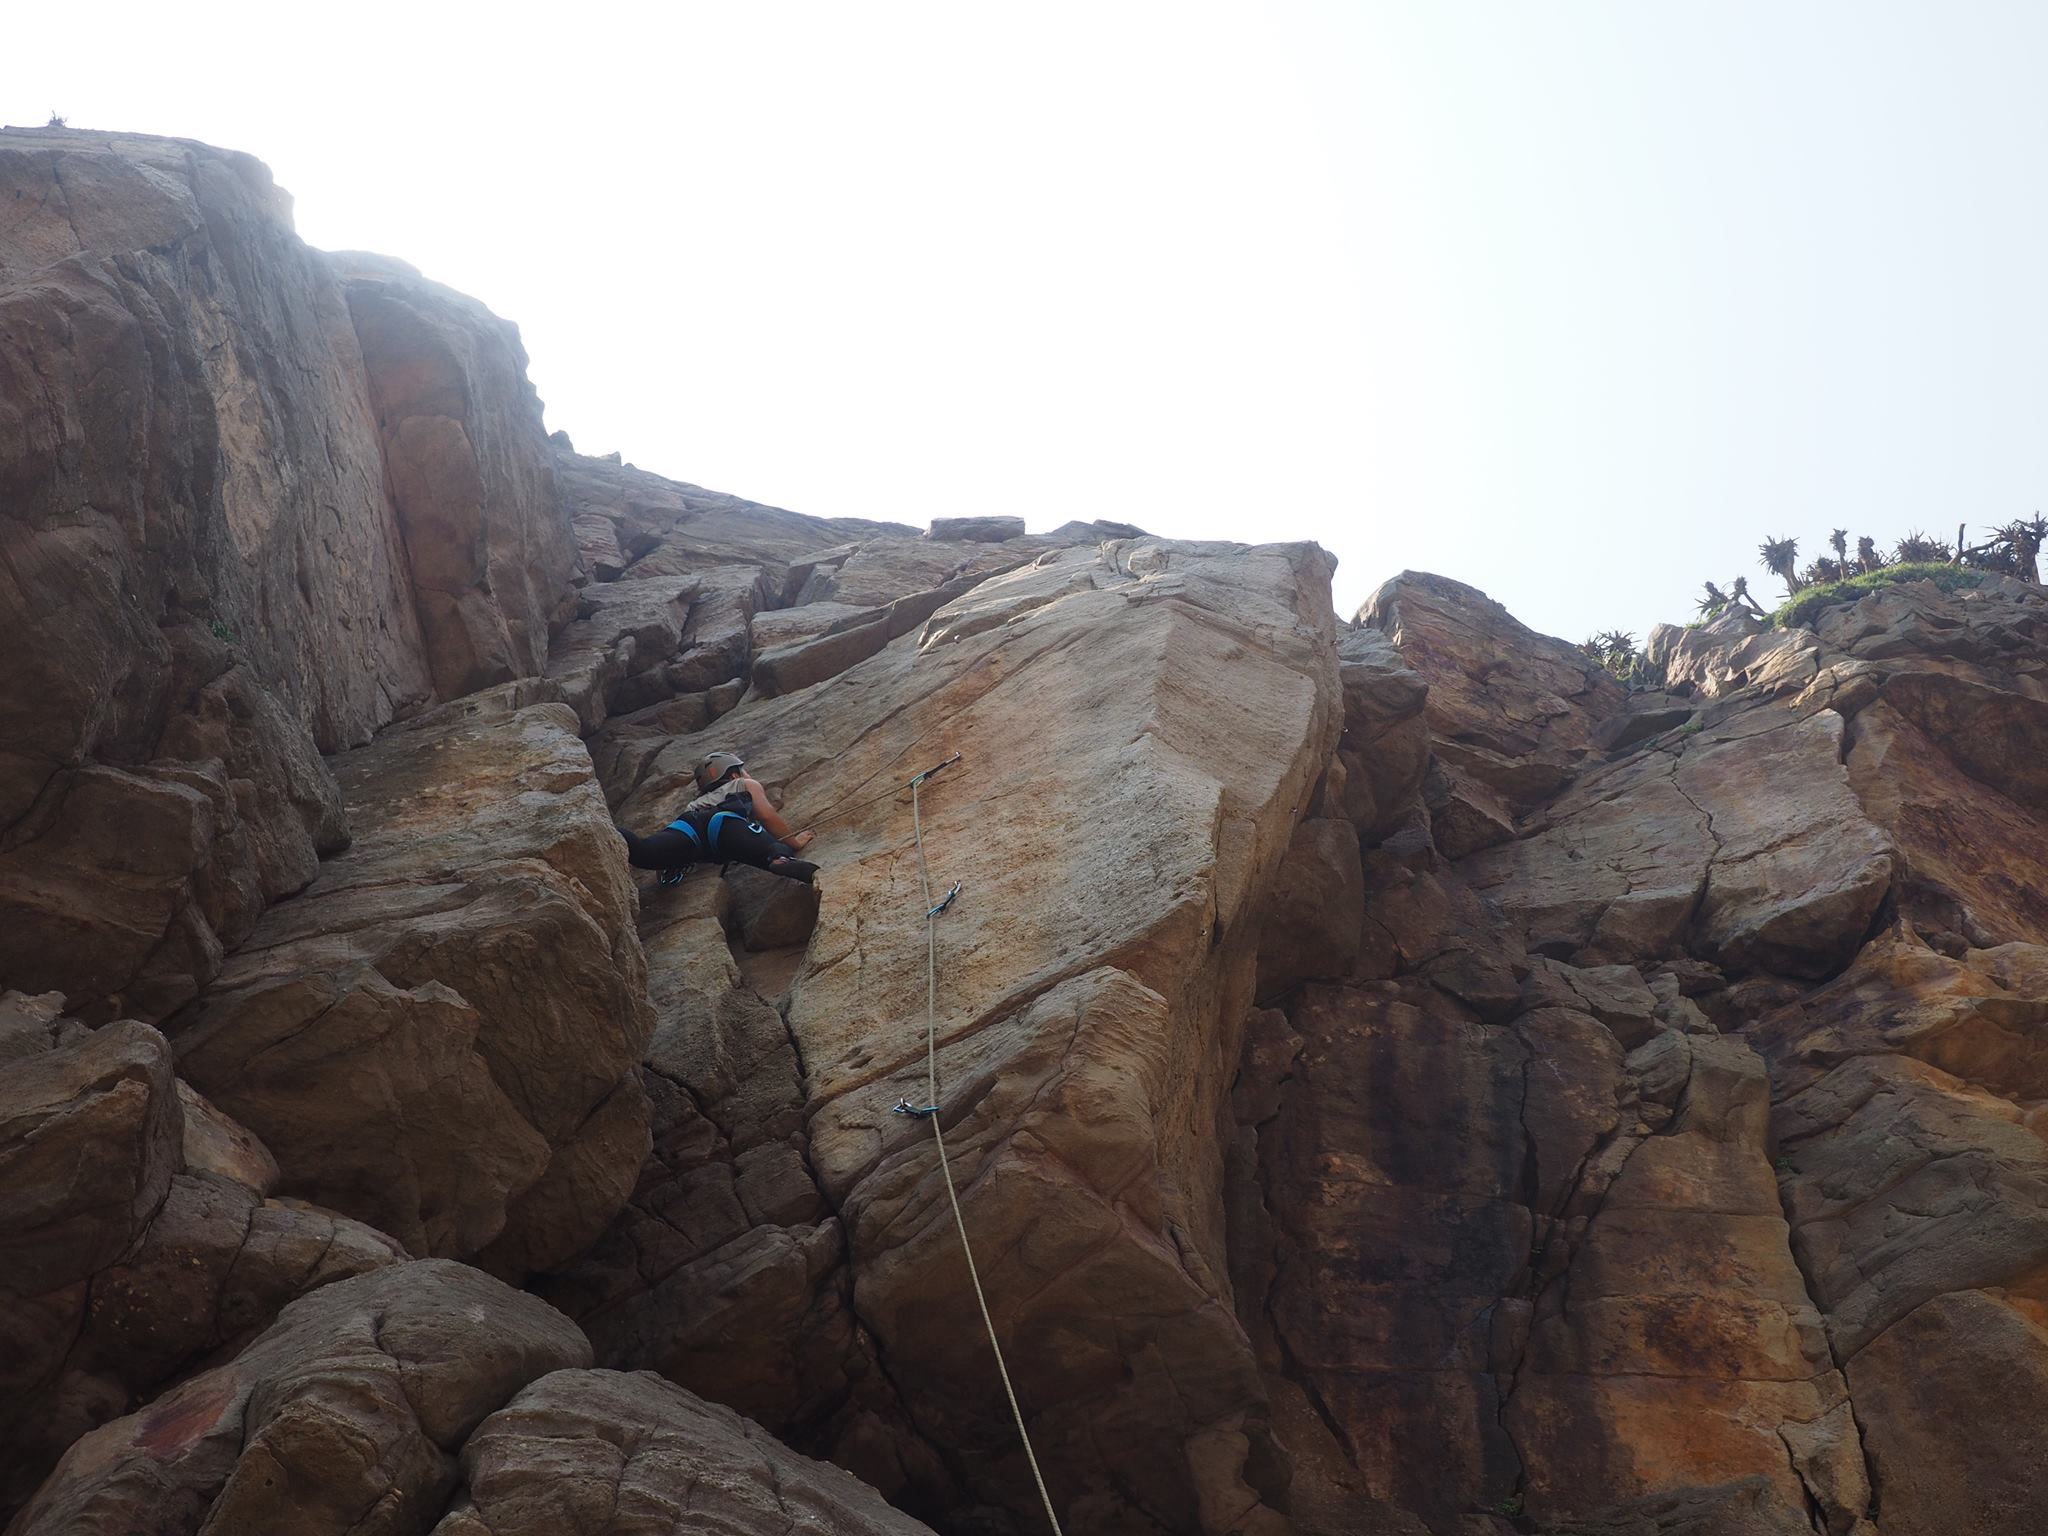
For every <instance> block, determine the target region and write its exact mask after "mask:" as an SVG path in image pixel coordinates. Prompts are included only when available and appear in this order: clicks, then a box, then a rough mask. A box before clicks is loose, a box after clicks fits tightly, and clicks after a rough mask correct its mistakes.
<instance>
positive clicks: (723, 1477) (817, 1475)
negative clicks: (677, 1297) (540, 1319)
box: [434, 1371, 926, 1536]
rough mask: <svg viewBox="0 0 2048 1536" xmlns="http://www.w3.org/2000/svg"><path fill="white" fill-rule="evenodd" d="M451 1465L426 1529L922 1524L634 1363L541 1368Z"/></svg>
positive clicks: (502, 1535)
mask: <svg viewBox="0 0 2048 1536" xmlns="http://www.w3.org/2000/svg"><path fill="white" fill-rule="evenodd" d="M462 1470H463V1477H464V1481H465V1484H466V1488H465V1492H464V1496H463V1498H462V1499H460V1500H458V1501H457V1503H456V1504H455V1506H454V1508H452V1509H451V1510H450V1511H449V1513H448V1514H447V1515H446V1516H445V1517H443V1519H442V1520H441V1523H440V1524H438V1525H436V1526H435V1527H434V1536H601V1533H604V1532H610V1531H618V1530H625V1529H630V1530H635V1531H646V1532H648V1533H650V1536H653V1533H673V1536H684V1533H686V1532H692V1531H702V1530H720V1531H778V1530H805V1531H823V1532H829V1533H832V1536H869V1533H877V1536H879V1533H889V1536H913V1533H916V1532H921V1531H924V1530H926V1527H925V1526H922V1525H920V1524H918V1522H917V1521H915V1520H912V1519H910V1518H909V1517H908V1516H907V1515H902V1514H899V1513H897V1512H896V1511H895V1510H893V1509H891V1508H890V1507H889V1506H888V1505H887V1504H885V1503H883V1502H882V1499H881V1497H880V1495H878V1494H877V1493H876V1492H875V1491H874V1490H873V1489H871V1488H869V1487H867V1486H865V1485H864V1484H862V1483H861V1482H859V1481H858V1480H857V1479H855V1478H852V1477H849V1476H848V1475H847V1474H846V1473H844V1472H841V1471H840V1470H839V1469H838V1468H836V1467H830V1466H825V1465H823V1464H821V1463H819V1462H815V1461H809V1460H806V1459H805V1458H804V1457H801V1456H798V1455H796V1454H794V1453H793V1452H791V1451H790V1450H789V1449H788V1448H787V1447H785V1446H783V1445H782V1444H781V1443H780V1442H778V1441H777V1440H776V1439H775V1438H774V1437H773V1436H772V1435H769V1434H767V1433H766V1432H765V1431H763V1430H761V1429H760V1428H758V1427H756V1426H755V1425H753V1424H750V1423H748V1422H747V1421H746V1420H745V1419H743V1418H741V1417H740V1416H739V1415H738V1414H736V1413H734V1412H732V1411H731V1410H730V1409H726V1408H719V1407H716V1406H714V1405H712V1404H710V1403H706V1402H703V1401H701V1400H700V1399H698V1398H695V1397H692V1396H691V1395H690V1394H689V1393H687V1392H685V1391H683V1390H682V1389H681V1388H679V1387H674V1386H671V1385H669V1383H667V1382H665V1381H663V1380H662V1379H661V1378H660V1377H658V1376H655V1375H653V1374H651V1373H649V1372H645V1371H642V1372H638V1373H636V1374H633V1375H630V1376H628V1375H620V1374H618V1373H617V1372H614V1371H557V1372H555V1373H554V1374H553V1375H550V1376H543V1377H541V1379H540V1380H539V1381H536V1382H535V1383H534V1384H533V1385H532V1386H530V1387H528V1388H526V1389H525V1390H524V1391H523V1392H521V1393H520V1394H519V1395H518V1396H517V1397H515V1398H513V1399H512V1401H511V1402H510V1403H508V1404H506V1405H505V1406H504V1407H503V1408H501V1409H499V1410H498V1411H497V1412H496V1413H494V1414H492V1415H491V1416H490V1417H489V1418H488V1419H486V1420H484V1422H483V1423H482V1424H481V1425H480V1426H478V1428H477V1431H476V1433H475V1434H474V1435H472V1436H471V1437H470V1439H469V1443H468V1444H467V1445H465V1446H464V1447H463V1449H462Z"/></svg>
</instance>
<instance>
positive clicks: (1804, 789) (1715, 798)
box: [1466, 705, 1898, 977]
mask: <svg viewBox="0 0 2048 1536" xmlns="http://www.w3.org/2000/svg"><path fill="white" fill-rule="evenodd" d="M1842 739H1843V723H1842V719H1841V717H1840V716H1839V715H1837V714H1835V713H1833V712H1832V711H1827V710H1822V711H1819V712H1817V713H1813V714H1809V715H1804V716H1800V715H1794V714H1789V713H1787V712H1785V711H1782V710H1780V709H1778V708H1777V707H1776V706H1772V705H1762V706H1759V707H1758V709H1757V710H1756V711H1753V712H1752V713H1751V714H1750V715H1746V716H1741V717H1738V718H1736V719H1733V720H1731V721H1729V722H1728V723H1726V724H1724V725H1723V726H1721V727H1719V728H1717V729H1716V730H1715V731H1712V732H1703V733H1701V734H1700V735H1697V736H1692V737H1688V738H1686V739H1685V740H1683V741H1681V742H1679V743H1677V744H1676V746H1675V748H1674V749H1673V750H1670V751H1658V752H1653V753H1648V754H1644V755H1641V756H1639V757H1635V758H1631V759H1628V760H1627V761H1625V762H1622V763H1619V764H1616V765H1615V766H1614V767H1612V768H1610V769H1606V770H1604V771H1601V772H1597V773H1594V774H1590V775H1588V776H1587V777H1586V778H1585V779H1584V780H1582V781H1581V782H1580V783H1579V784H1578V785H1576V786H1574V788H1573V789H1572V790H1571V791H1570V792H1568V793H1567V794H1565V795H1564V796H1562V797H1561V798H1560V799H1559V800H1558V801H1557V802H1556V803H1555V804H1554V805H1553V806H1551V807H1550V808H1549V810H1548V811H1547V812H1546V813H1545V815H1544V818H1543V820H1542V822H1541V823H1539V824H1538V825H1537V826H1535V827H1533V828H1532V829H1530V830H1529V831H1528V832H1526V833H1525V834H1524V835H1523V836H1522V837H1521V838H1519V839H1517V840H1516V841H1514V842H1510V843H1506V844H1503V845H1502V846H1500V847H1497V848H1492V849H1488V850H1486V851H1484V852H1481V853H1478V854H1476V855H1474V856H1473V857H1472V858H1470V859H1469V860H1467V861H1466V870H1467V874H1468V877H1469V878H1470V879H1471V881H1472V883H1473V884H1474V885H1475V886H1477V887H1478V888H1479V889H1480V890H1482V891H1485V892H1487V893H1489V894H1492V895H1495V896H1496V897H1497V899H1499V900H1500V902H1501V903H1502V905H1503V906H1504V907H1505V908H1506V909H1507V910H1508V911H1509V912H1510V913H1511V914H1512V915H1513V916H1514V917H1515V918H1516V919H1517V920H1518V921H1519V922H1520V923H1521V924H1522V925H1523V927H1524V930H1525V932H1526V933H1527V935H1528V940H1529V943H1530V945H1531V946H1532V947H1533V948H1537V949H1540V950H1542V951H1543V952H1545V953H1547V954H1551V955H1554V956H1557V957H1558V958H1563V959H1570V960H1573V961H1574V962H1575V963H1581V964H1584V963H1589V962H1613V961H1629V960H1648V959H1659V958H1665V957H1669V956H1673V955H1676V954H1678V953H1681V952H1682V951H1683V950H1684V949H1688V948H1689V949H1691V950H1692V951H1693V952H1694V953H1696V954H1697V955H1699V956H1700V957H1702V958H1705V959H1708V960H1711V961H1713V962H1715V963H1716V964H1719V965H1721V966H1723V967H1725V968H1728V969H1730V970H1734V971H1744V970H1769V971H1775V972H1779V973H1785V974H1791V975H1798V976H1813V977H1820V976H1826V975H1828V974H1830V973H1831V972H1833V971H1836V970H1839V969H1840V968H1841V967H1842V966H1843V965H1845V964H1847V963H1848V961H1849V960H1850V958H1851V957H1852V956H1853V955H1854V954H1855V953H1856V950H1857V948H1858V946H1859V945H1861V943H1862V942H1863V939H1864V937H1865V935H1866V934H1867V932H1868V930H1869V926H1870V922H1871V920H1872V918H1873V917H1874V916H1875V914H1876V912H1877V909H1878V905H1879V903H1880V902H1881V901H1882V900H1883V899H1884V897H1885V895H1886V893H1887V892H1888V890H1889V889H1890V887H1891V881H1892V878H1893V874H1894V872H1895V870H1896V867H1897V861H1898V856H1897V853H1896V851H1895V849H1894V846H1893V844H1892V841H1891V839H1890V838H1889V837H1888V836H1887V835H1886V834H1885V832H1884V831H1883V830H1882V829H1880V828H1879V827H1877V826H1876V825H1874V824H1873V823H1872V822H1871V820H1870V818H1869V817H1868V816H1866V815H1865V814H1864V810H1863V806H1862V804H1861V803H1860V802H1859V801H1858V799H1857V797H1856V795H1855V794H1854V793H1853V792H1852V789H1851V785H1850V782H1849V778H1848V775H1846V774H1845V773H1844V772H1843V769H1842V766H1841V762H1840V758H1841V752H1842Z"/></svg>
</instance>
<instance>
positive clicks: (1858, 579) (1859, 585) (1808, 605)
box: [1770, 560, 1991, 629]
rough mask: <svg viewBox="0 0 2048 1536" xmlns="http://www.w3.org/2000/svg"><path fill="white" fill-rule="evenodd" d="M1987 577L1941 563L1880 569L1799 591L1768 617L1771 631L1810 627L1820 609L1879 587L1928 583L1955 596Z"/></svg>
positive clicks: (1943, 561)
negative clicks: (1955, 593)
mask: <svg viewBox="0 0 2048 1536" xmlns="http://www.w3.org/2000/svg"><path fill="white" fill-rule="evenodd" d="M1990 574H1991V573H1990V572H1988V571H1982V570H1970V569H1967V568H1965V567H1963V566H1957V565H1950V564H1949V563H1948V562H1947V561H1945V560H1915V561H1911V562H1909V563H1907V564H1904V565H1886V566H1880V567H1879V568H1878V569H1877V570H1874V571H1865V572H1863V573H1862V574H1861V575H1858V576H1851V577H1849V578H1848V579H1847V580H1845V581H1830V582H1825V583H1823V584H1821V585H1820V586H1814V587H1802V588H1801V589H1800V590H1799V591H1797V592H1795V593H1793V594H1792V596H1790V597H1788V598H1787V599H1785V601H1784V602H1782V603H1780V604H1779V605H1778V607H1777V609H1776V610H1775V611H1774V612H1773V613H1772V614H1771V616H1770V623H1771V626H1772V627H1773V628H1774V629H1790V628H1792V627H1793V626H1794V625H1797V624H1808V625H1810V624H1811V623H1812V622H1813V620H1814V617H1815V616H1816V615H1817V614H1819V612H1820V611H1821V610H1822V609H1823V608H1831V607H1833V606H1834V605H1835V604H1836V603H1853V602H1855V601H1856V600H1857V599H1858V598H1863V597H1868V596H1869V595H1870V594H1871V593H1872V592H1875V591H1877V590H1878V589H1879V588H1880V587H1890V586H1896V585H1897V584H1898V583H1899V582H1902V581H1931V582H1933V583H1934V584H1935V585H1936V586H1938V587H1940V588H1941V590H1942V591H1944V592H1956V591H1960V590H1962V589H1963V588H1965V587H1974V586H1977V585H1979V584H1980V583H1981V582H1982V581H1983V580H1984V578H1985V577H1986V576H1988V575H1990Z"/></svg>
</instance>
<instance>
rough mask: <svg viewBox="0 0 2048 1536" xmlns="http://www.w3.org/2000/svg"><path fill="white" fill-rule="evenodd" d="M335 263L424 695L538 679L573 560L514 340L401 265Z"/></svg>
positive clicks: (563, 605) (483, 313)
mask: <svg viewBox="0 0 2048 1536" xmlns="http://www.w3.org/2000/svg"><path fill="white" fill-rule="evenodd" d="M334 260H335V262H336V264H337V266H338V268H339V270H340V272H341V274H342V276H343V278H344V283H345V288H346V292H347V294H348V309H349V315H350V318H351V319H352V320H353V321H354V322H355V330H356V339H357V341H358V342H359V343H360V344H361V346H362V352H363V366H364V368H365V370H366V371H367V373H368V377H369V383H370V403H371V405H372V407H373V408H374V409H375V411H376V413H377V430H378V433H379V435H380V437H381V439H382V442H383V448H384V474H385V479H386V482H387V485H388V487H389V489H390V494H391V501H392V506H393V509H394V511H395V512H396V514H397V518H398V527H399V532H400V533H401V534H402V535H403V537H404V539H405V545H406V553H407V556H408V560H409V564H410V567H411V572H412V589H413V603H414V608H415V611H416V612H417V613H418V615H419V621H420V633H421V636H422V639H423V640H424V642H425V646H426V657H427V666H428V669H429V671H430V672H431V673H432V675H433V679H434V690H435V692H436V694H437V695H438V696H439V697H441V698H443V699H454V698H459V697H461V696H462V695H463V694H465V693H474V692H475V691H476V690H477V689H479V688H485V687H489V686H490V685H491V684H493V683H501V682H506V681H509V680H510V679H512V678H516V677H531V676H534V675H536V674H538V673H540V672H542V671H544V670H545V669H546V665H547V657H548V636H549V633H550V632H551V630H554V629H559V628H560V627H561V625H562V624H563V623H564V622H565V621H566V620H567V619H568V617H569V613H570V609H571V607H572V606H573V603H574V596H573V594H572V592H571V590H570V585H569V577H570V574H571V573H572V571H573V570H574V568H575V564H576V553H575V550H574V548H573V546H572V544H571V540H570V533H569V528H568V526H567V524H566V523H565V522H564V521H563V520H562V518H561V516H560V511H559V508H558V505H557V494H556V490H555V474H554V450H553V449H552V448H550V447H549V446H548V441H547V433H546V431H545V429H544V428H543V427H542V425H541V413H540V397H539V396H538V395H536V394H535V393H534V389H533V385H532V384H530V383H528V382H527V378H526V349H525V348H524V347H522V346H521V345H520V344H519V332H518V330H517V328H515V327H514V326H512V325H510V324H508V323H507V322H505V321H503V320H500V319H499V318H498V317H497V316H496V315H494V314H492V313H491V312H490V311H489V310H488V309H486V308H484V306H483V305H481V304H479V303H477V301H476V300H474V299H472V298H469V297H467V296H466V295H463V294H459V293H456V292H454V291H453V290H452V289H448V288H443V287H442V286H441V285H440V284H438V283H430V282H428V281H427V280H426V279H425V278H423V277H421V276H420V274H419V273H418V272H416V271H414V270H413V269H412V268H411V267H409V266H407V265H406V264H405V263H404V262H400V261H394V260H392V259H391V258H389V257H382V256H366V255H363V254H361V253H359V252H351V253H348V254H347V255H344V256H339V257H336V258H334Z"/></svg>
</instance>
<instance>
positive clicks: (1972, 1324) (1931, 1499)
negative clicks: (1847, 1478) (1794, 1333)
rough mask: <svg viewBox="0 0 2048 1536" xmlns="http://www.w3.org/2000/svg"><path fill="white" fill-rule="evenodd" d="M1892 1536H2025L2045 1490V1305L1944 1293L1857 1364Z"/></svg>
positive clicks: (2036, 1523)
mask: <svg viewBox="0 0 2048 1536" xmlns="http://www.w3.org/2000/svg"><path fill="white" fill-rule="evenodd" d="M1849 1382H1850V1385H1851V1386H1852V1387H1853V1388H1854V1389H1855V1392H1856V1409H1857V1414H1858V1416H1859V1417H1860V1418H1862V1420H1863V1422H1864V1424H1865V1427H1866V1429H1865V1438H1864V1443H1865V1445H1866V1447H1867V1448H1868V1451H1869V1455H1870V1466H1871V1471H1872V1474H1873V1475H1874V1476H1875V1477H1876V1479H1877V1482H1878V1486H1879V1487H1881V1488H1882V1489H1883V1490H1884V1514H1883V1530H1884V1532H1885V1536H2023V1533H2025V1532H2030V1531H2034V1530H2038V1529H2039V1528H2040V1506H2041V1497H2042V1492H2043V1490H2044V1488H2048V1425H2044V1424H2043V1422H2042V1418H2041V1415H2040V1414H2039V1413H2038V1412H2036V1411H2034V1410H2035V1407H2036V1405H2038V1404H2039V1403H2041V1402H2042V1401H2043V1400H2044V1398H2048V1332H2044V1330H2043V1328H2042V1325H2041V1312H2040V1304H2039V1302H2038V1300H2033V1299H2019V1298H2001V1297H1998V1296H1996V1295H1993V1294H1988V1293H1986V1292H1984V1291H1974V1290H1972V1291H1957V1292H1952V1293H1950V1294H1948V1295H1944V1296H1939V1297H1936V1298H1934V1299H1933V1300H1931V1301H1929V1302H1927V1303H1926V1304H1925V1305H1923V1306H1921V1307H1919V1308H1917V1309H1916V1310H1915V1311H1913V1312H1912V1313H1910V1314H1908V1315H1907V1316H1906V1317H1905V1318H1904V1319H1903V1320H1901V1321H1900V1322H1899V1323H1897V1324H1895V1325H1894V1326H1893V1327H1892V1328H1891V1329H1889V1330H1888V1331H1887V1332H1886V1333H1885V1335H1884V1337H1882V1338H1881V1339H1879V1340H1878V1341H1877V1342H1876V1343H1874V1344H1872V1345H1871V1346H1870V1347H1869V1348H1868V1349H1866V1350H1864V1351H1863V1352H1862V1353H1861V1354H1859V1355H1858V1356H1857V1357H1856V1358H1855V1359H1854V1360H1853V1361H1851V1362H1850V1364H1849Z"/></svg>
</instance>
